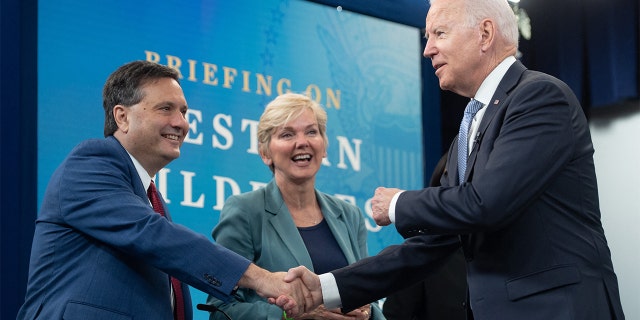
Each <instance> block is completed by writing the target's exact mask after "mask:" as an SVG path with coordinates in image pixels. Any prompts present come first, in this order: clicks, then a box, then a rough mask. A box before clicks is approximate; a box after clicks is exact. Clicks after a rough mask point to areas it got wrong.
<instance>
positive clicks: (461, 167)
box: [458, 99, 482, 183]
mask: <svg viewBox="0 0 640 320" xmlns="http://www.w3.org/2000/svg"><path fill="white" fill-rule="evenodd" d="M480 109H482V102H480V101H478V100H476V99H471V101H469V103H468V104H467V107H466V108H465V109H464V116H463V117H462V123H460V131H459V132H458V181H459V182H460V183H462V182H463V181H464V175H465V172H466V171H467V158H468V157H469V151H468V150H469V126H470V125H471V120H473V117H475V115H476V113H478V110H480Z"/></svg>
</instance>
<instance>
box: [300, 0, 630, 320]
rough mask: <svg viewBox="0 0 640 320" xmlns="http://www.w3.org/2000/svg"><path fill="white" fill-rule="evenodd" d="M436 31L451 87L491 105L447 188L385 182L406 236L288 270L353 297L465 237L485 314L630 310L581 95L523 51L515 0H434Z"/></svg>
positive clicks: (384, 215) (401, 278)
mask: <svg viewBox="0 0 640 320" xmlns="http://www.w3.org/2000/svg"><path fill="white" fill-rule="evenodd" d="M426 34H427V39H428V40H427V45H426V48H425V50H424V56H425V57H427V58H430V59H431V61H432V65H433V67H434V69H435V74H436V76H437V77H438V78H439V82H440V87H441V88H442V89H444V90H450V91H453V92H456V93H458V94H460V95H462V96H465V97H469V98H473V99H474V100H477V101H479V102H480V103H481V104H482V109H480V111H479V112H478V113H477V114H476V115H475V118H474V120H473V121H472V122H471V125H470V127H471V129H470V132H471V134H468V135H467V136H468V137H470V139H468V140H466V141H465V140H464V139H461V140H463V141H461V143H460V144H459V143H458V142H457V139H456V141H455V142H454V143H453V144H452V146H451V148H450V150H449V154H448V161H447V169H446V172H445V173H444V175H443V176H442V178H441V184H442V186H441V187H433V188H425V189H423V190H416V191H402V190H398V189H393V188H382V187H380V188H378V189H376V191H375V196H374V198H373V200H372V210H373V215H374V219H375V220H376V222H377V223H378V224H379V225H388V224H390V223H395V226H396V229H397V230H398V232H400V234H402V235H403V236H405V237H408V239H407V240H406V242H405V243H403V244H402V245H399V246H393V247H389V248H386V249H385V250H383V251H382V252H381V253H380V254H378V255H377V256H375V257H371V258H367V259H364V260H361V261H359V262H357V263H355V264H353V265H351V266H348V267H346V268H343V269H339V270H336V271H333V272H331V273H327V274H323V275H321V276H320V277H317V276H315V275H313V274H312V273H311V272H309V271H308V270H306V269H304V267H298V268H296V269H292V270H290V274H289V275H288V279H293V278H294V277H302V278H303V280H304V281H305V283H306V284H307V285H308V286H309V288H310V289H311V290H312V293H313V297H314V300H315V301H314V302H315V303H321V302H323V301H322V300H324V304H325V306H327V307H328V308H332V307H337V306H341V307H342V308H343V309H345V310H348V309H351V308H354V307H357V306H359V305H362V304H364V303H367V302H369V301H373V300H375V299H378V298H381V297H384V296H385V295H387V294H389V293H391V292H393V291H395V290H398V289H400V288H403V287H406V286H408V285H409V284H411V283H414V282H415V281H418V280H420V279H422V278H424V277H425V276H426V275H427V274H428V273H430V272H432V271H433V270H434V268H435V267H436V266H437V265H438V263H440V262H442V261H443V259H444V258H445V257H447V256H449V255H450V254H452V253H453V252H455V250H457V249H458V248H459V247H462V248H463V250H464V254H465V257H466V260H467V279H468V295H469V304H468V305H469V307H470V308H471V311H472V312H473V317H474V319H476V320H494V319H518V320H523V319H545V320H551V319H563V320H566V319H576V320H585V319H594V320H595V319H597V320H603V319H624V314H623V311H622V307H621V304H620V297H619V293H618V283H617V278H616V275H615V273H614V270H613V266H612V263H611V254H610V251H609V248H608V245H607V241H606V238H605V235H604V231H603V228H602V224H601V221H600V209H599V204H598V189H597V183H596V176H595V169H594V164H593V152H594V150H593V145H592V142H591V137H590V133H589V127H588V124H587V121H586V118H585V116H584V113H583V111H582V108H581V107H580V104H579V102H578V100H577V99H576V97H575V95H574V94H573V93H572V92H571V90H570V89H569V88H568V87H567V85H566V84H564V83H563V82H561V81H560V80H558V79H556V78H554V77H551V76H549V75H546V74H543V73H540V72H535V71H531V70H527V69H526V68H525V67H524V66H523V65H522V64H521V63H520V62H518V61H516V59H515V57H514V56H515V54H516V51H517V41H518V29H517V24H516V19H515V17H514V15H513V12H512V11H511V8H510V7H509V5H508V4H507V2H506V0H432V1H431V7H430V9H429V13H428V14H427V18H426ZM465 144H466V145H468V146H469V147H468V149H467V150H468V152H467V153H466V154H465V153H464V151H463V152H461V154H462V156H463V157H466V158H467V159H468V160H467V165H466V170H464V171H463V170H459V166H458V165H459V164H462V162H461V161H464V159H458V151H459V148H462V147H463V146H464V145H465ZM462 150H464V149H462ZM459 162H460V163H459ZM461 168H462V166H461ZM459 171H461V172H460V177H461V178H460V177H459V174H458V173H459ZM331 289H334V290H335V291H331Z"/></svg>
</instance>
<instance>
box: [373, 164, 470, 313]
mask: <svg viewBox="0 0 640 320" xmlns="http://www.w3.org/2000/svg"><path fill="white" fill-rule="evenodd" d="M446 164H447V155H446V154H445V155H443V156H442V158H440V161H438V163H437V164H436V167H435V168H434V169H433V173H432V174H431V179H430V181H429V186H431V187H437V186H440V178H441V177H442V175H443V173H444V171H445V166H446ZM466 305H467V271H466V263H465V259H464V254H463V252H462V250H457V251H456V252H455V253H454V254H452V255H451V257H449V258H447V259H446V262H444V264H443V265H442V266H441V267H440V268H438V269H436V270H434V272H430V273H429V274H428V275H427V277H426V278H425V279H424V280H422V281H420V282H418V283H416V284H414V285H411V286H410V287H408V288H404V289H402V290H400V291H398V292H395V293H393V294H391V295H389V296H387V299H386V300H385V302H384V308H383V309H382V312H383V313H384V316H385V317H386V318H387V320H465V319H467V307H466Z"/></svg>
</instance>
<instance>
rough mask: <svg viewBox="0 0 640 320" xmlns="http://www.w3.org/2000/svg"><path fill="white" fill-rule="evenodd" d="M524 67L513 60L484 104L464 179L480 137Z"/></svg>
mask: <svg viewBox="0 0 640 320" xmlns="http://www.w3.org/2000/svg"><path fill="white" fill-rule="evenodd" d="M526 69H527V68H526V67H525V66H524V65H523V64H522V63H521V62H520V61H516V62H514V63H513V65H511V67H509V70H507V73H505V75H504V77H503V78H502V80H501V81H500V83H499V84H498V87H497V88H496V92H495V93H494V94H493V97H491V101H489V104H488V105H487V106H485V108H487V110H486V111H485V113H484V116H483V117H482V121H481V122H480V126H479V127H478V133H477V134H476V137H474V139H475V142H474V143H473V146H472V149H471V154H469V160H468V161H467V172H466V173H465V175H464V180H465V181H467V180H468V179H469V176H470V175H471V172H472V171H473V169H474V165H475V162H476V157H477V155H478V150H479V148H480V144H481V143H482V137H484V134H485V132H486V131H487V128H488V127H489V124H491V122H493V119H494V118H495V116H496V114H497V111H498V110H499V109H500V108H503V107H505V101H507V98H508V93H509V91H511V89H513V87H515V86H516V84H518V81H519V80H520V77H521V76H522V73H523V72H524V71H525V70H526ZM456 140H457V139H456ZM456 147H457V146H456ZM456 160H457V158H456ZM456 163H457V162H456ZM456 173H457V172H456Z"/></svg>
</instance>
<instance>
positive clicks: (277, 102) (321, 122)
mask: <svg viewBox="0 0 640 320" xmlns="http://www.w3.org/2000/svg"><path fill="white" fill-rule="evenodd" d="M306 110H311V111H312V112H313V114H314V116H315V118H316V121H317V122H318V128H319V130H320V135H321V136H322V139H323V140H324V145H325V148H326V147H327V146H328V145H329V139H328V138H327V112H326V111H324V109H323V108H322V106H320V104H318V103H317V102H316V101H314V100H312V99H311V98H310V97H308V96H306V95H302V94H298V93H285V94H282V95H279V96H277V97H276V98H275V99H273V100H272V101H271V102H269V104H267V107H266V108H265V109H264V112H263V113H262V115H261V116H260V121H259V122H258V151H259V152H260V155H266V154H269V143H270V142H271V136H272V135H273V133H274V132H275V131H276V130H277V129H278V128H282V127H283V126H284V125H285V124H287V122H289V121H290V120H292V119H296V118H297V117H299V116H300V115H301V114H302V113H303V112H305V111H306ZM269 168H270V169H271V171H272V172H273V170H274V168H273V164H271V165H270V166H269Z"/></svg>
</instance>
